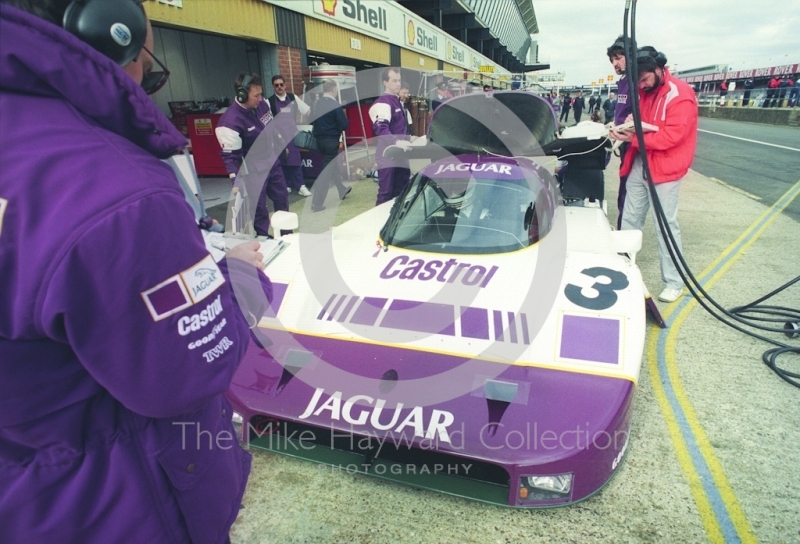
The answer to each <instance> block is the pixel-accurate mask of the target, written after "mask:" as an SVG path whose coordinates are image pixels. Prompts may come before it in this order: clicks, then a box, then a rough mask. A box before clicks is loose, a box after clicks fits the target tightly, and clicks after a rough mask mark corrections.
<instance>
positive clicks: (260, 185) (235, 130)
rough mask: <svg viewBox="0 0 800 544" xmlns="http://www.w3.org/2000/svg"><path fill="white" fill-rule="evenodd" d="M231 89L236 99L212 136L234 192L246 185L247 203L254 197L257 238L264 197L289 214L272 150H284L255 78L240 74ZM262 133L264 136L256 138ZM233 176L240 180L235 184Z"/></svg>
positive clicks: (265, 213) (263, 221) (264, 225)
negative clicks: (255, 200) (215, 140)
mask: <svg viewBox="0 0 800 544" xmlns="http://www.w3.org/2000/svg"><path fill="white" fill-rule="evenodd" d="M234 87H235V89H236V97H235V99H234V101H233V103H232V104H231V106H230V107H229V108H228V109H227V110H226V111H225V113H223V114H222V117H220V119H219V122H218V123H217V128H216V130H215V133H216V135H217V140H218V141H219V145H220V147H222V162H224V163H225V170H226V171H227V172H228V176H230V178H231V182H232V183H233V184H234V192H235V191H236V190H237V189H238V188H239V187H240V186H241V185H242V184H246V186H247V189H248V194H249V196H250V198H251V200H252V199H253V198H254V197H253V195H258V201H257V204H256V215H255V220H254V222H253V227H255V230H256V234H257V235H259V236H267V235H268V234H269V232H268V231H269V210H267V196H269V198H270V200H272V204H273V206H274V208H275V211H278V210H283V211H288V210H289V191H288V190H287V188H286V179H285V178H284V177H283V170H282V169H281V163H280V161H279V160H278V156H277V153H276V148H277V150H282V149H283V148H284V147H286V146H285V145H284V143H283V138H282V136H281V133H280V131H278V130H277V128H276V124H274V123H272V120H273V117H272V111H271V110H270V107H269V104H268V103H267V102H266V101H264V97H263V95H262V91H263V88H262V85H261V78H260V77H259V75H258V74H247V73H245V72H242V73H241V74H239V77H238V78H236V81H235V83H234ZM262 133H263V134H264V136H263V137H262V138H259V136H260V135H261V134H262ZM251 150H252V152H251ZM237 176H240V177H241V178H243V179H241V180H239V182H238V183H237Z"/></svg>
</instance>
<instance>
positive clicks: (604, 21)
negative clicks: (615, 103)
mask: <svg viewBox="0 0 800 544" xmlns="http://www.w3.org/2000/svg"><path fill="white" fill-rule="evenodd" d="M798 5H800V2H798V0H788V1H787V0H639V1H638V3H637V7H636V41H637V42H638V44H639V46H640V47H641V46H643V45H652V46H654V47H656V48H657V49H659V50H660V51H662V52H663V53H664V54H665V55H666V56H667V59H668V61H669V62H668V65H670V66H671V67H673V69H674V70H675V69H676V70H678V71H680V70H687V69H690V68H698V67H702V66H707V65H711V64H728V65H729V66H730V69H731V70H741V69H743V68H766V67H768V66H777V65H780V64H793V63H800V9H798ZM533 8H534V11H535V12H536V20H537V22H538V24H539V34H538V35H534V36H533V38H534V39H535V40H537V41H538V42H539V62H540V63H549V64H550V66H551V69H550V70H547V71H546V72H543V73H550V72H556V71H563V72H566V83H567V85H575V84H582V85H588V84H590V83H591V82H592V81H594V80H598V79H600V78H601V77H602V78H605V77H606V76H608V75H611V74H613V73H614V71H613V70H612V69H611V64H610V63H609V62H608V57H607V56H606V48H607V47H608V46H609V45H611V44H612V43H613V42H614V39H615V38H616V37H617V36H619V35H620V34H622V28H623V18H624V12H625V2H624V0H569V1H568V0H533ZM615 78H616V76H615Z"/></svg>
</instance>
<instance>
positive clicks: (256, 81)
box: [233, 72, 264, 92]
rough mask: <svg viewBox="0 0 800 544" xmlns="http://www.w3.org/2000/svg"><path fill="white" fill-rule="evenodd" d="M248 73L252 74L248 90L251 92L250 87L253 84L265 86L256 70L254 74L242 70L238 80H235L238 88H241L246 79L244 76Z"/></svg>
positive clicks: (246, 88)
mask: <svg viewBox="0 0 800 544" xmlns="http://www.w3.org/2000/svg"><path fill="white" fill-rule="evenodd" d="M248 75H249V76H250V81H248V82H247V86H246V87H245V90H246V91H248V92H250V87H252V86H253V85H258V86H259V87H263V86H264V85H262V83H261V76H260V75H258V74H256V73H255V72H253V73H252V74H248V73H247V72H241V73H240V74H239V77H237V78H236V81H234V82H233V85H234V87H235V89H236V90H238V89H239V88H241V86H242V82H243V81H244V78H245V77H246V76H248Z"/></svg>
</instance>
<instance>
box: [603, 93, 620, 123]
mask: <svg viewBox="0 0 800 544" xmlns="http://www.w3.org/2000/svg"><path fill="white" fill-rule="evenodd" d="M616 109H617V94H616V93H615V92H613V91H612V92H610V93H608V98H606V101H605V102H603V113H604V114H605V122H606V123H613V122H614V110H616Z"/></svg>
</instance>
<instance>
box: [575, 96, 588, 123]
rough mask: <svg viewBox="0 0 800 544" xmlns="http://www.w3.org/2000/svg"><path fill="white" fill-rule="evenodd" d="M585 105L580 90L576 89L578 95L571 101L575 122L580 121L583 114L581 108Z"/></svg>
mask: <svg viewBox="0 0 800 544" xmlns="http://www.w3.org/2000/svg"><path fill="white" fill-rule="evenodd" d="M585 107H586V102H584V100H583V96H581V92H580V91H578V96H576V97H575V100H573V101H572V111H573V114H574V116H575V122H576V123H580V122H581V115H582V114H583V108H585Z"/></svg>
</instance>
